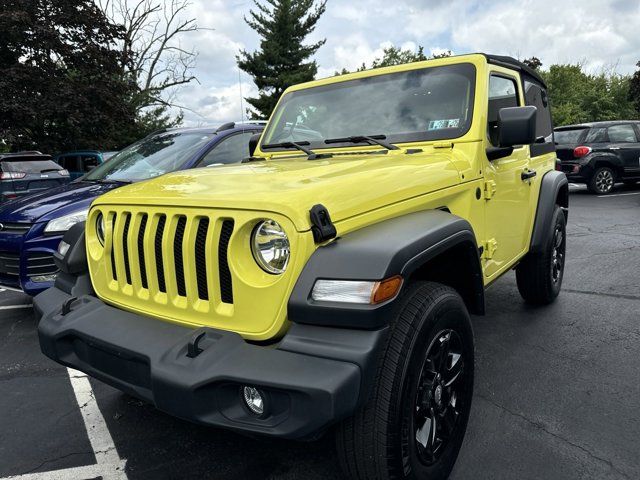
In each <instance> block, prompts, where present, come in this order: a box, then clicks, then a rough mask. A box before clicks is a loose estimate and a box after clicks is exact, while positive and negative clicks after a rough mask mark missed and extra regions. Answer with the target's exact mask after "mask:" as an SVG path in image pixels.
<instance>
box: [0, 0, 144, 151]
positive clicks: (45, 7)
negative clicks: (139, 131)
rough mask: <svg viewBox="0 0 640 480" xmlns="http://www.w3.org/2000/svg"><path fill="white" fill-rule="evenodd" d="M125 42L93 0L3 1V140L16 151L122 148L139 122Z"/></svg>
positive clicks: (0, 43)
mask: <svg viewBox="0 0 640 480" xmlns="http://www.w3.org/2000/svg"><path fill="white" fill-rule="evenodd" d="M120 35H121V31H120V29H119V28H118V27H116V26H115V25H113V24H110V23H109V22H108V21H107V20H106V18H105V17H104V15H102V13H101V12H100V10H99V9H98V8H97V7H96V6H95V4H94V3H93V1H91V0H55V1H54V0H43V1H37V2H35V1H24V0H23V1H20V0H14V1H12V0H2V2H1V4H0V91H1V92H2V96H1V97H0V111H2V115H1V116H0V138H1V139H3V140H4V141H5V142H6V143H8V144H10V145H11V148H12V149H13V150H18V149H32V148H37V149H40V150H43V151H47V152H56V151H60V150H65V149H75V148H104V149H112V148H116V147H118V146H120V142H119V136H120V132H121V131H123V130H126V129H127V125H129V124H132V123H134V120H135V117H134V111H133V110H132V109H131V108H130V107H129V104H128V95H129V93H130V91H131V90H130V88H129V86H128V85H127V83H126V82H125V81H124V80H123V77H122V72H121V69H120V67H119V65H118V58H117V52H116V51H115V50H114V45H115V43H116V41H117V40H119V39H120Z"/></svg>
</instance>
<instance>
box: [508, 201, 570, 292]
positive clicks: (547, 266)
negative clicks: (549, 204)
mask: <svg viewBox="0 0 640 480" xmlns="http://www.w3.org/2000/svg"><path fill="white" fill-rule="evenodd" d="M551 225H552V228H551V230H550V231H549V233H548V234H547V238H546V243H545V246H544V248H543V249H542V251H540V252H538V253H535V254H534V253H528V254H527V256H526V257H525V258H524V259H523V260H522V261H521V262H520V263H519V264H518V266H517V267H516V281H517V283H518V290H519V291H520V295H522V298H524V300H525V301H526V302H527V303H531V304H533V305H548V304H550V303H551V302H553V301H554V300H555V299H556V297H557V296H558V294H559V293H560V289H561V287H562V278H563V277H564V266H565V263H566V252H567V228H566V219H565V216H564V212H563V211H562V209H561V208H560V207H559V206H557V205H556V207H555V210H554V212H553V221H552V223H551Z"/></svg>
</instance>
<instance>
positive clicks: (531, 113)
mask: <svg viewBox="0 0 640 480" xmlns="http://www.w3.org/2000/svg"><path fill="white" fill-rule="evenodd" d="M537 113H538V109H537V108H536V107H533V106H527V107H509V108H501V109H500V111H499V112H498V142H499V144H500V147H502V148H505V147H514V146H516V145H531V144H532V143H535V142H536V115H537Z"/></svg>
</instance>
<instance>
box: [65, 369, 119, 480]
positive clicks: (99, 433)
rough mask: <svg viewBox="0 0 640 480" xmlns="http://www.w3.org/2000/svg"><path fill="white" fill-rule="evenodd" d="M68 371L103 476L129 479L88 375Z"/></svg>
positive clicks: (72, 370)
mask: <svg viewBox="0 0 640 480" xmlns="http://www.w3.org/2000/svg"><path fill="white" fill-rule="evenodd" d="M67 371H68V373H69V379H70V380H71V386H72V387H73V392H74V393H75V395H76V401H77V402H78V405H79V406H80V413H82V419H83V420H84V426H85V427H86V429H87V435H88V436H89V441H90V442H91V447H92V448H93V453H94V454H95V456H96V462H97V463H98V465H102V466H104V473H103V476H104V475H107V474H109V478H127V476H126V474H125V473H124V466H125V463H126V462H125V461H124V460H122V459H121V458H120V456H119V455H118V451H117V450H116V446H115V444H114V443H113V438H111V434H110V433H109V429H108V428H107V424H106V422H105V421H104V417H103V416H102V413H101V412H100V409H99V408H98V403H97V402H96V398H95V395H94V393H93V389H92V388H91V384H90V383H89V379H88V378H87V375H86V374H84V373H82V372H80V371H78V370H74V369H72V368H67Z"/></svg>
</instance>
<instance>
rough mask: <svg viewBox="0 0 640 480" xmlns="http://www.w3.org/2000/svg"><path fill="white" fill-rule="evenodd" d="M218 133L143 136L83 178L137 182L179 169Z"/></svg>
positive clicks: (169, 133)
mask: <svg viewBox="0 0 640 480" xmlns="http://www.w3.org/2000/svg"><path fill="white" fill-rule="evenodd" d="M213 135H215V134H214V133H202V132H164V133H158V134H155V135H152V136H150V137H147V138H144V139H142V140H140V141H139V142H136V143H134V144H133V145H129V146H128V147H127V148H125V149H124V150H121V151H120V152H118V153H116V154H115V155H114V156H113V157H111V158H110V159H109V160H108V161H106V162H104V163H103V164H102V165H100V166H98V167H96V168H94V169H93V170H91V172H89V173H88V174H87V175H85V176H84V177H83V180H116V181H127V182H135V181H138V180H147V179H149V178H152V177H157V176H158V175H163V174H165V173H168V172H172V171H174V170H177V169H179V168H180V167H181V166H182V164H183V163H184V162H185V161H186V160H187V159H188V158H189V157H190V156H191V155H193V154H194V153H195V152H196V151H197V150H199V149H200V148H202V147H203V146H204V145H205V144H206V143H207V142H208V141H209V140H210V139H211V137H212V136H213Z"/></svg>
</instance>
